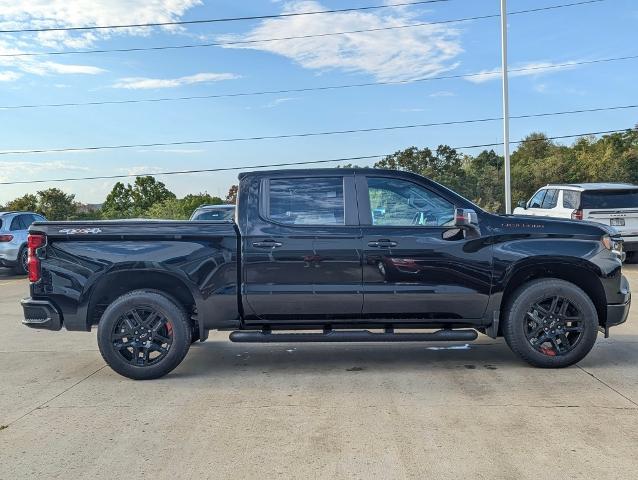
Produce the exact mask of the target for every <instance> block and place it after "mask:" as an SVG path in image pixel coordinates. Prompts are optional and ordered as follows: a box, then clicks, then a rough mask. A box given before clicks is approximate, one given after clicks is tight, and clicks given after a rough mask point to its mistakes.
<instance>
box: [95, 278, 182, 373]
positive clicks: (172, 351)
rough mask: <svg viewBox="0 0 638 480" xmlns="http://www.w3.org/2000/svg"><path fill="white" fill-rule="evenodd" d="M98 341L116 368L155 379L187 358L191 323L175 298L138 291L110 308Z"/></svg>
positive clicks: (104, 317)
mask: <svg viewBox="0 0 638 480" xmlns="http://www.w3.org/2000/svg"><path fill="white" fill-rule="evenodd" d="M97 340H98V346H99V348H100V353H101V354H102V357H103V358H104V360H105V361H106V363H107V364H108V365H109V366H110V367H111V368H112V369H113V370H114V371H116V372H117V373H119V374H120V375H123V376H125V377H128V378H132V379H134V380H151V379H154V378H159V377H162V376H164V375H166V374H167V373H169V372H170V371H171V370H173V369H174V368H175V367H177V366H178V365H179V364H180V363H181V361H182V360H183V359H184V357H185V356H186V353H187V352H188V349H189V347H190V344H191V325H190V323H189V320H188V316H187V315H186V312H185V311H184V309H183V308H182V307H181V306H180V305H178V304H176V303H175V302H174V301H173V300H171V299H169V298H167V297H165V296H164V295H161V294H160V293H157V292H153V291H148V290H136V291H133V292H130V293H127V294H125V295H122V296H121V297H119V298H117V299H116V300H115V301H113V303H111V304H110V305H109V306H108V307H107V309H106V310H105V311H104V315H102V319H101V320H100V323H99V324H98V332H97Z"/></svg>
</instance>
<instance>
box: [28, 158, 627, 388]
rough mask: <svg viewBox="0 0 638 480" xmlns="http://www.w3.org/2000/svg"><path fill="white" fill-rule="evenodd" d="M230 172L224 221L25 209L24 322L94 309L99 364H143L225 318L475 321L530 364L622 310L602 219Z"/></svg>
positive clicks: (402, 332) (556, 353)
mask: <svg viewBox="0 0 638 480" xmlns="http://www.w3.org/2000/svg"><path fill="white" fill-rule="evenodd" d="M239 178H240V185H239V197H238V204H237V221H236V222H235V221H231V220H226V221H210V222H71V223H69V222H50V223H36V224H34V225H32V226H31V229H30V236H29V250H30V255H31V256H32V258H33V259H34V261H33V262H32V263H31V264H30V265H29V266H30V272H29V273H30V278H31V282H32V283H31V286H30V293H31V295H30V298H27V299H25V300H24V301H23V308H24V315H25V320H24V323H25V324H26V325H28V326H30V327H34V328H45V329H50V330H59V329H60V328H61V327H62V326H64V327H66V329H67V330H85V331H88V330H90V329H91V327H93V326H95V325H97V329H98V344H99V348H100V352H101V353H102V355H103V357H104V359H105V360H106V361H107V362H108V364H109V365H110V366H111V367H112V368H113V369H114V370H115V371H117V372H119V373H120V374H122V375H125V376H127V377H130V378H135V379H149V378H157V377H160V376H162V375H164V374H166V373H168V372H170V371H171V370H172V369H173V368H175V367H176V366H177V365H178V364H179V363H180V362H181V361H182V359H183V358H184V356H185V355H186V353H187V351H188V349H189V345H190V344H191V342H192V341H194V340H198V339H199V340H201V341H203V340H205V339H206V338H207V335H208V332H209V330H228V331H232V333H231V334H230V339H231V340H232V341H235V342H381V341H389V342H405V341H436V340H453V341H469V340H473V339H475V338H476V337H477V332H481V333H484V334H486V335H489V336H490V337H493V338H496V337H499V336H504V337H505V339H506V340H507V343H508V344H509V346H510V347H511V348H512V350H513V351H514V352H516V353H517V354H518V355H519V356H520V357H522V358H523V359H524V360H526V361H527V362H529V363H530V364H532V365H535V366H538V367H565V366H568V365H571V364H573V363H575V362H578V361H579V360H581V359H582V358H583V357H584V356H585V355H586V354H587V353H588V352H589V351H590V350H591V348H592V346H593V345H594V342H595V341H596V336H597V334H598V331H602V332H604V334H605V335H608V333H609V328H610V327H612V326H614V325H618V324H620V323H623V322H624V321H625V320H626V318H627V314H628V311H629V303H630V292H629V285H628V283H627V281H626V279H625V277H624V276H623V275H622V273H621V268H622V262H621V257H622V255H623V253H622V243H621V242H619V241H617V239H618V237H617V236H616V235H617V234H616V232H615V230H612V229H611V228H610V227H605V226H604V225H601V224H595V223H590V222H576V221H571V220H559V219H553V218H540V217H539V218H530V217H517V216H500V215H494V214H490V213H487V212H485V211H483V210H481V209H480V208H479V207H477V206H476V205H474V204H472V203H471V202H469V201H468V200H466V199H465V198H463V197H461V196H459V195H457V194H456V193H454V192H452V191H450V190H448V189H447V188H445V187H443V186H441V185H438V184H437V183H434V182H432V181H430V180H428V179H426V178H423V177H420V176H418V175H414V174H410V173H406V172H398V171H387V170H371V169H323V170H303V171H302V170H294V171H270V172H252V173H244V174H242V175H240V177H239ZM372 329H377V330H381V331H380V332H379V331H374V332H372V331H370V330H372ZM407 329H409V330H410V331H406V330H407ZM415 329H423V330H427V331H422V332H418V331H417V332H415V331H414V330H415ZM291 331H297V332H296V333H291ZM213 368H214V367H213Z"/></svg>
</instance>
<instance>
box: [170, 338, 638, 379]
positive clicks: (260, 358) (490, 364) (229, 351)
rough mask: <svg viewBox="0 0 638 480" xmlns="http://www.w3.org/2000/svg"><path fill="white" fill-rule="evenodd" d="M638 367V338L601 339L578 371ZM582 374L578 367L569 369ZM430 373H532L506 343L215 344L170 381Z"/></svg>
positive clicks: (193, 354) (198, 349) (201, 347)
mask: <svg viewBox="0 0 638 480" xmlns="http://www.w3.org/2000/svg"><path fill="white" fill-rule="evenodd" d="M636 363H638V335H622V336H617V337H616V339H615V340H614V339H613V338H612V339H603V338H599V340H598V342H597V344H596V346H595V347H594V349H593V350H592V352H591V353H590V354H589V355H588V356H587V357H586V358H585V359H584V360H582V361H581V362H580V363H579V364H578V365H579V366H581V367H583V368H586V367H593V368H606V367H622V366H630V365H631V366H633V365H635V364H636ZM573 368H577V367H575V366H572V367H570V369H573ZM424 369H427V370H477V371H486V370H487V371H494V370H499V369H508V370H511V369H530V370H532V371H537V372H545V373H547V372H548V371H547V370H538V369H534V368H532V367H529V366H528V365H527V364H526V363H525V362H523V361H522V360H520V359H519V358H518V357H516V356H515V355H514V354H513V353H512V352H511V351H510V350H509V348H508V347H507V344H506V343H505V341H504V340H503V339H501V338H499V339H497V340H492V339H484V341H482V342H478V343H469V344H463V343H454V344H451V343H441V344H437V343H435V342H430V343H423V344H415V343H409V344H407V343H403V344H383V343H382V344H370V343H368V344H365V343H362V344H347V343H342V344H327V343H324V344H321V343H316V344H308V343H306V344H294V343H290V344H287V343H282V344H237V343H232V342H230V341H220V340H213V341H208V342H206V343H196V344H194V345H193V347H192V348H191V350H190V352H189V354H188V356H187V357H186V359H185V360H184V362H183V363H182V365H181V366H180V367H179V368H178V369H177V370H176V371H174V372H173V373H171V374H170V376H174V377H202V378H204V377H208V376H219V375H229V376H232V375H236V374H237V373H238V372H241V373H242V375H251V374H254V375H261V374H263V373H284V374H298V373H313V374H328V373H336V372H340V371H345V372H352V373H353V374H354V373H361V372H377V373H387V372H390V371H401V372H410V371H418V372H422V371H424Z"/></svg>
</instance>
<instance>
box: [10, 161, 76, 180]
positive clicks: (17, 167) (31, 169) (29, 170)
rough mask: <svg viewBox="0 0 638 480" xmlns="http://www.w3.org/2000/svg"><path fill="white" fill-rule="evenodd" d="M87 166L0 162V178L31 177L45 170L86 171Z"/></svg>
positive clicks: (59, 162)
mask: <svg viewBox="0 0 638 480" xmlns="http://www.w3.org/2000/svg"><path fill="white" fill-rule="evenodd" d="M88 170H89V169H88V168H87V167H84V166H81V165H75V164H73V163H68V162H62V161H53V162H0V180H1V181H3V182H6V181H10V180H23V179H25V176H28V177H29V178H33V175H34V174H37V173H45V172H51V173H56V172H61V171H84V172H85V171H88Z"/></svg>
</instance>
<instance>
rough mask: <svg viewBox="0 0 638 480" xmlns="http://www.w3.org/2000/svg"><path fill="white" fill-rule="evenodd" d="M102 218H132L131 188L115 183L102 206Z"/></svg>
mask: <svg viewBox="0 0 638 480" xmlns="http://www.w3.org/2000/svg"><path fill="white" fill-rule="evenodd" d="M102 216H103V217H104V218H131V217H132V216H133V199H132V197H131V186H130V185H124V184H123V183H122V182H117V183H116V184H115V185H114V186H113V189H112V190H111V192H110V193H109V194H108V195H107V196H106V200H105V201H104V203H103V204H102Z"/></svg>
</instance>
